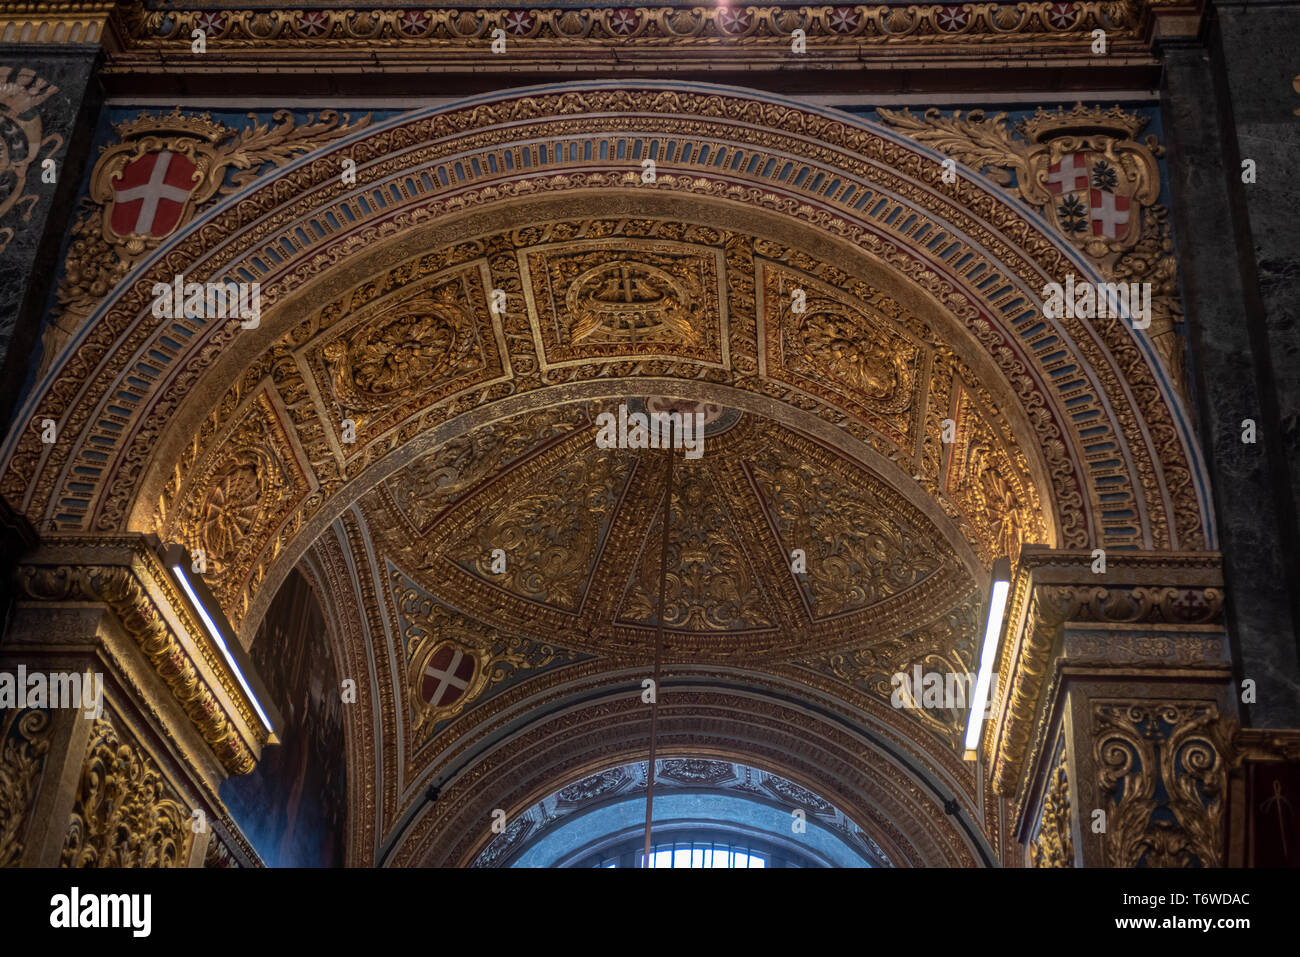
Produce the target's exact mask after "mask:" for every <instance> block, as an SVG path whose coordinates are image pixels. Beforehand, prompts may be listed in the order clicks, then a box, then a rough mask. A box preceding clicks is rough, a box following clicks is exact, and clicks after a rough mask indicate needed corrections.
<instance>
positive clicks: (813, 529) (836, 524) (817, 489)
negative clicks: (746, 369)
mask: <svg viewBox="0 0 1300 957" xmlns="http://www.w3.org/2000/svg"><path fill="white" fill-rule="evenodd" d="M756 453H757V454H756V457H755V459H754V460H753V464H752V466H751V474H752V475H753V477H754V481H755V483H756V485H757V487H758V490H759V494H760V496H761V500H762V503H763V505H764V507H765V509H766V510H767V512H768V514H769V515H771V516H772V517H773V519H774V521H775V524H776V530H777V534H778V535H779V536H780V539H781V541H780V543H779V545H778V546H777V547H778V548H779V549H780V550H781V553H782V554H783V555H789V554H792V552H793V550H794V549H796V548H798V549H802V550H803V552H804V555H805V558H806V560H807V569H808V570H807V574H806V576H801V575H800V576H796V578H797V580H798V581H799V583H800V586H801V590H802V591H803V592H804V594H805V595H806V596H807V600H808V602H809V604H810V605H811V609H812V614H813V616H814V617H815V618H830V617H833V616H835V615H839V614H842V613H844V612H846V611H853V610H855V609H860V608H864V607H867V606H869V605H873V604H876V603H877V602H881V601H883V600H885V599H886V598H889V597H891V596H893V595H898V594H901V593H903V592H905V591H906V590H907V589H909V588H911V587H912V586H914V585H917V584H919V583H920V582H922V581H924V580H925V579H927V578H929V577H931V576H933V575H937V574H939V573H941V572H943V573H950V572H951V570H952V568H953V567H954V561H953V558H952V556H951V554H945V552H946V551H947V550H946V549H944V548H936V547H935V546H936V543H935V542H934V541H933V540H931V539H929V538H928V536H927V535H925V533H924V530H923V525H922V523H921V522H920V521H919V518H920V517H919V516H918V515H916V514H915V513H914V512H913V511H912V510H911V509H907V508H904V507H900V506H901V504H902V503H900V502H898V501H897V500H894V501H890V500H889V499H890V498H892V497H891V496H887V494H886V493H885V492H884V489H883V488H882V486H881V483H879V482H872V483H867V482H863V481H862V480H861V477H858V476H855V477H854V478H855V479H857V480H856V481H852V480H848V481H846V480H845V477H844V476H842V475H840V474H839V473H838V471H837V470H830V469H822V468H818V467H817V466H816V464H815V463H813V462H811V461H808V460H799V459H798V458H794V457H791V456H789V455H788V454H787V453H786V450H785V449H783V448H781V447H779V446H772V445H765V446H763V447H761V448H759V449H757V450H756Z"/></svg>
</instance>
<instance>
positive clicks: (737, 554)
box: [617, 467, 775, 631]
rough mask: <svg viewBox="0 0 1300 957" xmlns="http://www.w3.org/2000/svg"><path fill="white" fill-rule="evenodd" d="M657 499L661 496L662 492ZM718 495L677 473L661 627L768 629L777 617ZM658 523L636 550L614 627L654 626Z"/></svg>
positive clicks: (687, 472)
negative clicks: (628, 624) (629, 582)
mask: <svg viewBox="0 0 1300 957" xmlns="http://www.w3.org/2000/svg"><path fill="white" fill-rule="evenodd" d="M659 498H660V500H661V501H662V498H663V494H662V490H660V493H659ZM724 501H725V499H723V497H722V495H721V494H720V492H719V490H718V489H717V488H716V486H715V485H714V483H713V481H712V479H711V478H710V477H709V476H708V474H707V473H705V472H704V471H703V470H702V469H698V468H690V467H683V468H682V469H681V471H680V475H679V478H678V481H677V488H675V489H673V503H672V507H671V508H670V510H669V527H670V529H672V530H673V531H672V535H671V537H670V539H669V545H668V567H667V584H666V588H665V591H664V627H665V628H682V629H687V630H692V631H729V630H737V629H745V628H771V627H772V626H773V624H774V619H775V615H773V613H772V610H771V609H770V608H769V607H767V605H768V602H767V600H766V599H765V598H764V596H763V595H762V593H761V591H760V590H759V588H758V582H757V580H756V578H757V576H756V575H755V574H754V571H753V569H752V568H751V567H750V563H749V559H748V558H747V557H746V556H745V554H744V552H743V550H742V548H741V547H740V545H739V544H738V542H739V540H740V536H739V535H738V534H737V532H736V529H735V525H734V524H733V521H732V518H731V516H730V515H728V514H727V511H728V510H727V509H726V508H725V507H724V506H723V504H722V503H723V502H724ZM662 535H663V519H662V517H660V518H657V519H655V521H654V523H653V524H651V525H650V526H649V528H648V530H647V532H646V536H645V540H644V542H643V543H642V545H641V548H640V555H641V558H640V561H639V562H638V563H637V566H638V567H637V572H636V576H635V578H634V579H633V581H632V587H631V588H630V589H629V591H628V594H627V598H626V599H625V600H624V603H623V606H622V607H621V608H620V609H619V611H618V613H617V620H620V621H628V622H636V623H637V624H641V625H653V624H656V623H657V622H658V620H659V593H658V584H657V583H658V580H659V552H658V551H657V550H656V549H655V548H654V547H653V544H654V543H655V542H659V541H660V540H661V538H662Z"/></svg>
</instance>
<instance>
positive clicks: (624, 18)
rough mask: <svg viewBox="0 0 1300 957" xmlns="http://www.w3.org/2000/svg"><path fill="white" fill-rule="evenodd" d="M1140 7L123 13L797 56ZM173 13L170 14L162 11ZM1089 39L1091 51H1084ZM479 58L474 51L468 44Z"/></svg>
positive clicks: (973, 34) (1038, 36)
mask: <svg viewBox="0 0 1300 957" xmlns="http://www.w3.org/2000/svg"><path fill="white" fill-rule="evenodd" d="M1138 12H1139V11H1138V7H1137V5H1136V4H1131V3H1113V2H1107V0H1083V2H1078V3H1072V4H1060V3H1050V2H1045V0H1035V2H1030V3H1023V4H1014V5H1011V4H1005V3H1002V4H996V3H994V4H973V5H970V6H960V7H955V6H953V5H951V4H946V5H945V4H917V5H912V6H908V7H898V6H893V5H889V4H869V5H862V4H851V5H846V6H832V5H822V6H812V7H798V8H792V7H781V6H774V5H768V4H761V5H757V6H745V7H709V6H704V7H700V6H689V5H674V6H666V7H649V8H641V7H638V8H635V9H634V8H629V7H621V6H612V7H598V8H594V9H590V10H586V11H579V10H577V9H576V8H570V7H560V8H554V7H553V8H542V9H530V8H511V9H509V10H506V9H478V10H467V9H436V10H434V9H431V10H413V9H411V8H410V7H401V8H396V9H391V8H390V9H383V8H369V9H363V10H357V9H346V10H344V9H328V8H327V9H324V10H316V9H313V10H310V11H304V10H300V9H292V8H291V9H282V10H266V9H250V10H221V11H210V12H199V11H193V10H185V11H178V10H174V9H171V8H168V9H167V10H166V11H156V10H153V9H151V8H149V7H147V6H145V5H144V4H136V5H133V6H132V7H131V9H130V12H129V13H128V14H126V15H125V17H124V20H125V22H126V26H127V33H128V35H129V44H130V47H131V48H132V49H136V50H141V51H147V50H154V49H157V48H163V49H175V48H177V47H184V48H186V49H188V47H189V43H190V31H191V30H194V29H199V28H202V29H204V30H206V32H207V34H208V36H209V40H208V42H209V44H210V45H211V47H212V48H213V49H222V48H224V49H234V50H242V49H247V48H249V47H256V46H258V45H259V44H265V45H267V46H269V47H271V48H272V49H292V48H305V49H306V50H309V51H310V52H312V53H313V54H316V53H318V52H319V51H321V50H322V49H324V50H328V49H330V48H331V47H338V46H349V45H355V44H358V43H362V44H366V45H367V47H369V48H373V49H378V50H385V49H398V50H401V49H408V48H412V47H414V48H420V49H433V50H438V51H452V50H454V49H455V48H456V47H460V48H462V49H464V48H465V47H466V43H467V41H468V40H470V39H471V38H482V37H487V36H491V35H492V32H493V30H495V29H502V30H504V31H505V32H506V34H507V35H508V36H509V37H511V38H519V39H520V40H523V41H525V46H524V49H525V50H528V49H530V45H531V46H538V45H541V47H542V48H543V49H544V50H546V51H548V52H550V51H554V50H556V49H557V48H558V49H566V48H569V47H573V46H574V45H577V44H581V45H582V46H581V49H582V50H583V51H587V50H590V49H591V47H592V44H597V49H600V48H601V47H608V48H614V49H621V50H624V51H626V50H627V49H629V48H630V47H638V48H639V47H640V46H642V45H647V44H648V45H649V46H650V47H651V48H656V47H660V46H661V45H662V44H664V43H672V44H674V46H675V47H676V48H678V49H680V50H682V51H683V53H690V52H694V51H697V50H699V49H700V48H701V47H702V48H703V49H704V50H706V51H708V52H710V53H712V54H713V56H715V57H716V56H717V55H718V54H719V53H722V52H725V51H728V50H733V49H737V48H739V49H740V50H745V49H752V48H755V47H758V48H768V49H780V50H784V51H786V52H787V53H788V51H789V47H790V36H791V32H792V31H793V30H796V29H799V30H803V31H804V33H805V35H806V36H807V37H808V38H809V40H812V39H813V38H816V40H817V42H818V44H820V45H825V46H826V47H827V48H828V49H829V50H830V51H836V50H840V49H843V50H848V49H857V48H859V47H860V46H861V45H863V44H866V45H870V46H878V45H888V46H889V47H890V48H891V49H892V48H896V47H899V46H913V45H914V46H916V47H919V48H922V49H934V48H936V47H958V48H960V47H962V46H964V45H966V44H976V45H978V46H980V47H988V45H989V44H990V43H1000V44H1006V46H1007V47H1009V48H1012V49H1015V48H1024V47H1025V46H1032V45H1035V44H1040V43H1050V44H1052V47H1051V48H1052V49H1053V50H1059V49H1060V41H1061V40H1062V39H1064V38H1069V37H1080V36H1083V37H1086V36H1087V35H1088V34H1089V32H1090V31H1091V30H1093V29H1095V28H1097V27H1103V28H1105V29H1107V30H1109V31H1112V33H1113V34H1114V38H1113V41H1112V42H1114V43H1118V44H1119V45H1120V46H1121V47H1123V46H1124V45H1125V44H1126V42H1132V41H1133V40H1135V39H1136V28H1137V26H1138V23H1139V22H1140V18H1139V16H1138ZM164 14H166V15H164ZM1086 49H1087V48H1086V45H1085V46H1084V47H1083V51H1084V55H1086ZM466 53H467V54H471V55H472V54H473V53H474V48H471V49H469V50H466Z"/></svg>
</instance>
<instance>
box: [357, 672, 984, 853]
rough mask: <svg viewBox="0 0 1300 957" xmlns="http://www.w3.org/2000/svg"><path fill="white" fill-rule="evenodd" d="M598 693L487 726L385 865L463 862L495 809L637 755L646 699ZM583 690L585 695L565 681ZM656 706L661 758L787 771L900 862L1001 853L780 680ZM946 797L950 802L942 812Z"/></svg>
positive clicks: (862, 734)
mask: <svg viewBox="0 0 1300 957" xmlns="http://www.w3.org/2000/svg"><path fill="white" fill-rule="evenodd" d="M605 677H606V679H607V678H608V676H605ZM605 687H606V689H607V693H606V694H605V695H603V696H601V697H600V698H598V699H596V700H592V698H591V695H590V694H587V695H585V696H584V697H585V699H586V700H582V701H576V702H575V703H573V704H570V705H567V706H561V707H557V708H555V709H554V710H553V711H551V712H550V713H548V714H546V715H545V716H543V717H541V718H540V719H539V720H536V721H534V722H533V723H532V724H530V725H529V727H528V728H527V730H526V731H525V732H523V733H521V734H518V735H514V736H512V737H511V738H510V739H509V740H508V741H506V742H504V743H500V744H496V745H494V744H492V743H490V741H491V739H490V738H487V734H483V735H482V737H484V738H486V739H487V740H486V741H485V742H483V743H480V744H479V745H477V750H478V751H479V753H478V754H476V755H475V757H474V759H473V760H472V761H469V762H467V764H466V768H465V770H464V773H462V774H458V775H457V776H456V777H455V779H454V780H453V781H452V782H451V784H450V785H449V786H446V787H443V788H442V789H441V790H440V792H439V794H438V797H437V800H436V801H433V802H428V801H426V800H424V796H423V794H422V793H421V794H420V795H419V799H418V800H417V801H416V802H415V803H414V804H413V806H412V808H411V813H410V814H409V815H408V816H407V817H405V818H404V819H403V820H402V821H401V823H400V825H399V826H398V827H397V828H396V829H395V830H394V832H393V833H391V834H390V836H389V839H388V841H387V843H386V845H385V848H384V853H383V856H382V861H381V862H382V863H383V864H387V865H392V866H413V865H420V866H443V867H452V866H467V865H468V864H469V863H470V862H472V861H473V860H474V858H475V857H477V855H478V854H479V853H480V852H481V851H482V849H483V848H484V847H485V846H486V845H487V844H488V842H489V841H490V840H491V839H492V837H493V833H492V830H491V827H490V825H491V823H492V812H493V811H494V810H496V809H498V808H500V809H501V810H504V811H506V815H507V820H509V819H513V817H514V816H515V815H516V814H517V813H518V812H520V811H522V810H524V809H525V808H527V807H529V806H530V805H531V804H532V803H534V802H535V801H537V800H539V799H540V798H542V797H545V796H546V795H547V794H549V793H552V792H553V791H555V790H556V789H558V788H560V787H563V786H565V785H567V784H570V783H572V782H574V781H577V780H580V779H581V778H583V777H585V776H587V775H588V774H592V773H595V772H597V771H600V770H602V769H604V768H608V767H615V766H618V765H621V764H626V763H628V762H631V761H635V760H638V759H644V755H645V754H646V751H647V749H648V747H649V722H648V721H647V720H646V713H645V708H644V706H642V705H641V704H640V703H639V701H638V699H637V697H636V696H635V695H634V694H630V693H626V692H624V693H619V692H613V693H610V692H609V691H608V688H609V686H608V684H606V685H605ZM580 690H589V689H581V688H580V687H578V686H575V687H574V688H572V689H570V691H580ZM664 701H665V706H664V707H662V708H661V710H660V717H659V742H660V744H659V749H660V750H659V754H660V756H662V757H669V758H670V757H678V756H681V757H686V756H689V757H706V758H715V759H721V760H741V759H742V758H743V760H745V761H747V762H749V763H750V764H752V765H754V766H756V767H761V768H763V769H764V770H767V771H770V772H772V773H776V774H780V775H782V776H783V777H786V778H789V779H790V780H792V781H795V782H796V783H799V784H801V785H803V786H804V787H807V788H808V789H809V790H811V791H813V792H814V793H815V794H818V795H820V796H822V797H824V798H826V799H827V800H828V801H831V802H832V803H833V804H835V805H836V806H837V807H840V808H841V809H843V811H844V812H845V813H846V814H847V815H848V816H849V817H850V818H852V820H853V821H854V822H855V823H856V824H857V825H858V826H859V827H861V828H862V830H863V831H865V832H866V833H867V834H868V835H869V836H870V837H871V838H872V839H873V840H874V841H875V842H876V843H877V844H878V845H879V846H880V847H882V848H884V849H885V851H886V853H888V854H889V856H890V859H891V861H892V862H893V863H894V864H895V865H897V866H907V867H972V866H979V865H986V866H987V865H989V864H991V863H992V861H993V860H994V859H995V858H996V855H995V853H994V852H993V851H992V849H991V848H990V846H989V844H988V843H987V839H986V838H985V837H984V835H983V833H982V829H981V828H982V825H981V824H980V823H975V822H973V820H972V816H973V815H972V810H971V809H972V807H973V806H974V802H973V801H972V799H971V798H970V796H969V795H968V794H964V793H961V792H960V791H959V790H957V789H950V785H947V784H945V783H944V782H943V781H942V780H938V779H936V777H935V775H934V774H933V773H932V772H930V771H927V770H922V769H923V768H924V766H925V765H924V763H923V762H920V761H918V760H917V758H918V754H917V753H916V752H913V751H910V750H909V748H908V747H907V745H906V744H900V742H899V741H898V740H896V739H892V738H890V737H888V736H887V735H884V734H881V733H880V731H879V729H878V728H877V729H875V730H873V731H867V730H866V729H865V728H864V727H862V726H857V727H855V726H854V723H853V722H851V721H844V720H838V719H839V716H837V715H832V714H823V713H816V712H814V711H812V710H811V709H810V708H809V707H808V706H807V705H806V704H804V703H800V704H798V705H795V704H793V703H791V702H789V701H787V700H784V699H783V697H782V696H781V695H780V694H779V693H778V690H777V688H775V687H770V688H767V689H764V690H759V688H758V687H753V688H746V689H739V688H737V686H736V685H735V684H733V683H727V684H721V683H720V684H716V685H711V684H710V683H693V684H691V685H689V686H687V687H682V688H679V689H676V690H674V691H673V692H672V694H671V695H666V696H665V699H664ZM494 723H495V722H494ZM475 737H476V738H477V737H480V735H478V734H476V735H475ZM926 760H928V756H927V758H926ZM954 793H957V794H960V797H958V798H954V797H953V794H954ZM949 801H955V804H956V808H954V807H953V805H951V804H949V805H948V809H946V808H945V804H946V802H949ZM952 810H955V811H956V813H951V811H952Z"/></svg>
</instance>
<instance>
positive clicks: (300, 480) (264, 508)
mask: <svg viewBox="0 0 1300 957" xmlns="http://www.w3.org/2000/svg"><path fill="white" fill-rule="evenodd" d="M197 473H198V474H197V475H194V474H191V475H190V476H189V478H190V481H191V485H190V487H189V488H188V490H186V491H185V492H184V493H182V494H184V496H185V497H184V499H183V504H182V506H181V507H180V509H179V510H178V512H177V514H176V515H174V516H173V517H172V519H171V521H167V520H166V519H165V516H166V515H167V512H166V510H165V507H166V498H164V499H163V503H162V505H163V507H162V508H161V509H160V512H159V520H158V528H159V529H160V531H161V532H162V534H163V536H165V537H166V539H168V540H179V541H181V542H182V543H184V544H185V545H186V546H187V547H188V548H190V549H202V550H203V552H204V555H205V559H206V563H207V571H206V572H205V573H204V578H205V581H206V582H207V584H208V586H209V587H210V588H211V589H212V592H213V594H214V595H215V596H216V597H217V600H218V601H220V602H221V605H222V608H223V609H224V610H225V611H226V613H227V615H228V616H229V617H230V619H231V620H232V621H234V622H238V621H239V620H240V619H241V617H242V615H243V613H244V611H245V609H246V608H247V602H248V594H247V589H246V587H245V581H244V580H243V579H242V578H241V577H240V575H239V571H240V570H241V569H243V568H247V567H248V564H249V558H250V557H251V556H250V551H251V550H252V549H254V548H255V547H257V546H258V545H259V544H260V542H261V540H262V539H263V537H264V536H266V535H267V534H268V533H269V532H270V531H271V530H273V529H274V528H275V527H276V526H277V525H278V524H279V522H280V520H281V519H282V518H283V517H284V515H285V514H286V512H287V511H288V509H289V508H291V507H292V505H293V503H294V501H295V500H296V499H297V498H299V497H301V496H302V495H304V494H305V493H306V489H307V481H308V480H307V478H306V476H304V475H303V474H302V471H301V467H300V466H299V465H298V463H297V456H296V453H295V452H294V450H293V447H292V445H291V443H290V441H289V439H288V437H287V436H286V435H285V432H284V426H283V424H282V423H281V420H280V414H279V412H278V410H277V409H276V408H275V406H274V404H273V402H272V400H271V398H270V396H269V395H267V394H266V393H262V394H260V395H259V396H258V397H257V398H256V400H255V401H254V403H253V404H252V406H251V407H250V408H249V409H248V410H247V411H246V413H245V415H244V417H243V418H242V419H241V420H240V421H239V423H238V424H237V425H236V427H235V428H234V430H233V431H232V432H231V433H230V437H229V439H228V441H227V444H225V445H224V446H222V447H221V449H220V454H219V456H218V457H216V458H215V460H210V461H207V462H204V463H202V464H201V465H200V466H199V467H198V469H197ZM183 476H184V473H183V472H182V471H181V466H180V465H178V466H177V470H176V473H175V476H174V479H173V481H174V484H173V486H172V487H173V488H176V486H177V485H179V484H180V482H181V481H182V480H183Z"/></svg>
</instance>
